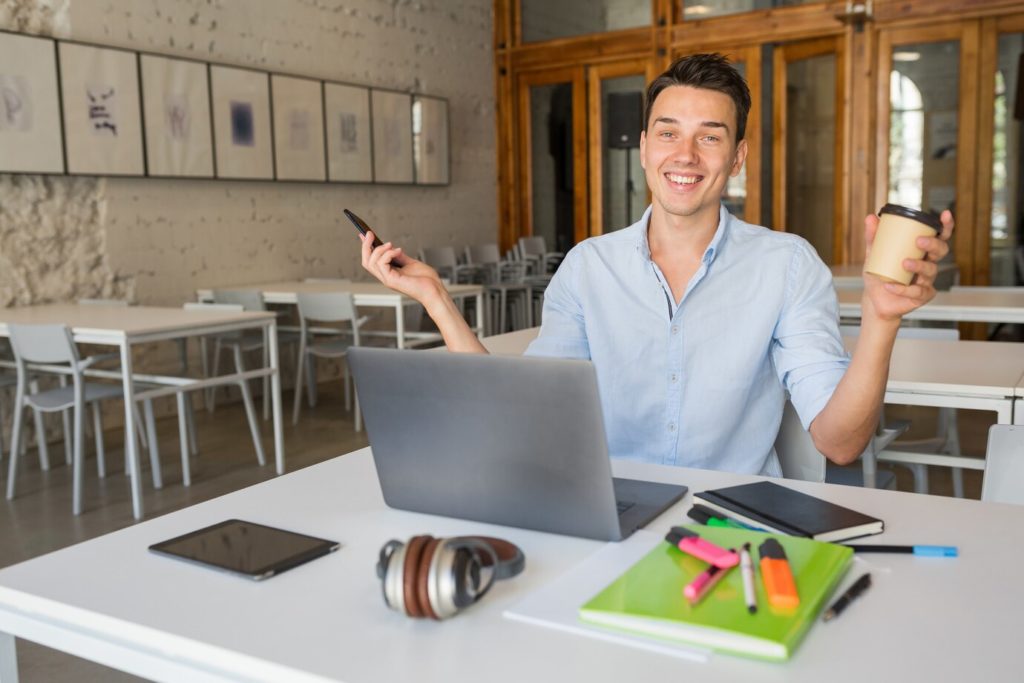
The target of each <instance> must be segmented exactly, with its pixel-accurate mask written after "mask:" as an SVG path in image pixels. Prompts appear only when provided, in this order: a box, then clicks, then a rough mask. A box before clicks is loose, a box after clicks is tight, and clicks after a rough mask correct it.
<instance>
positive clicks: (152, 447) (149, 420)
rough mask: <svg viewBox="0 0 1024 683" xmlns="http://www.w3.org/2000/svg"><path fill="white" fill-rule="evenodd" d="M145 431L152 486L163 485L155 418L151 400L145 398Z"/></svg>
mask: <svg viewBox="0 0 1024 683" xmlns="http://www.w3.org/2000/svg"><path fill="white" fill-rule="evenodd" d="M144 407H145V412H146V433H147V434H148V435H149V468H150V469H151V470H153V488H155V489H162V488H163V487H164V473H163V472H162V471H161V467H160V447H159V446H158V445H157V441H156V420H155V419H154V418H153V401H152V400H150V399H146V401H145V405H144Z"/></svg>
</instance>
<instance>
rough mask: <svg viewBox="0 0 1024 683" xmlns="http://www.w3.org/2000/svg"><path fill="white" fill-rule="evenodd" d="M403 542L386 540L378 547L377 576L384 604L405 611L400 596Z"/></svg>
mask: <svg viewBox="0 0 1024 683" xmlns="http://www.w3.org/2000/svg"><path fill="white" fill-rule="evenodd" d="M405 548H406V546H405V544H404V543H401V542H399V541H395V540H392V541H388V542H387V543H386V544H385V545H384V547H383V548H381V549H380V557H379V558H378V559H377V576H378V577H380V580H381V581H380V586H381V592H383V594H384V604H385V605H387V606H388V607H389V608H391V609H393V610H397V611H399V612H405V606H404V600H403V597H402V566H403V564H404V562H405Z"/></svg>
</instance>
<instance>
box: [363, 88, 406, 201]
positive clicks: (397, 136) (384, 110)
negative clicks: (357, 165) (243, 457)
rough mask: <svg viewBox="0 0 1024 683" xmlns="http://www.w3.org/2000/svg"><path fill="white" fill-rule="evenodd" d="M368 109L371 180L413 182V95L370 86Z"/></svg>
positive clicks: (379, 181)
mask: <svg viewBox="0 0 1024 683" xmlns="http://www.w3.org/2000/svg"><path fill="white" fill-rule="evenodd" d="M370 111H371V112H372V114H371V120H372V125H373V179H374V182H377V183H391V184H395V183H412V182H413V181H414V180H415V171H414V169H413V158H412V95H410V94H408V93H401V92H395V91H391V90H379V89H376V88H372V89H371V90H370Z"/></svg>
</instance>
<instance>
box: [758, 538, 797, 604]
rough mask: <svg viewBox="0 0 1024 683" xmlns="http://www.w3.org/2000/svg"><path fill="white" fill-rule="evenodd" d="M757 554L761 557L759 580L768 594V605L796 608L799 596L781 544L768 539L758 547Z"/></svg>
mask: <svg viewBox="0 0 1024 683" xmlns="http://www.w3.org/2000/svg"><path fill="white" fill-rule="evenodd" d="M757 552H758V553H759V554H760V555H761V579H762V580H763V581H764V590H765V592H766V593H767V594H768V603H769V604H770V605H771V606H772V607H779V608H782V609H793V608H795V607H798V606H799V605H800V595H799V594H798V593H797V592H796V582H795V581H793V572H792V571H791V570H790V568H789V560H787V559H786V551H785V550H783V549H782V544H780V543H779V542H778V541H777V540H775V539H774V538H769V539H768V540H767V541H765V542H764V543H762V544H761V545H760V546H758V548H757Z"/></svg>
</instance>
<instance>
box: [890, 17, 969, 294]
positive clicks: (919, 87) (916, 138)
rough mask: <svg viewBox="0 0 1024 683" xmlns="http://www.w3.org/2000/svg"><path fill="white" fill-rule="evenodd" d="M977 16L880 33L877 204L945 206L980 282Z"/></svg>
mask: <svg viewBox="0 0 1024 683" xmlns="http://www.w3.org/2000/svg"><path fill="white" fill-rule="evenodd" d="M977 26H978V24H977V22H973V21H970V22H957V23H955V24H952V23H951V24H944V25H938V26H925V27H919V28H906V29H892V30H882V31H881V32H880V33H879V43H878V47H879V59H878V74H879V78H878V91H877V102H878V110H877V119H876V120H877V122H878V128H879V130H878V135H877V138H876V140H877V145H878V147H877V152H876V156H875V163H876V173H875V193H874V195H875V197H874V199H875V202H874V204H875V208H876V209H877V208H878V207H881V206H882V205H883V204H885V203H886V202H893V203H897V204H903V205H905V206H909V207H911V208H914V209H921V210H924V211H934V212H939V211H942V210H943V209H950V210H951V211H952V212H953V214H954V216H955V217H956V223H957V228H956V231H955V232H954V234H953V241H952V244H951V245H950V246H951V248H952V251H953V253H954V258H955V259H956V263H957V266H958V267H959V271H960V279H961V281H962V282H963V283H965V284H975V282H976V280H978V279H979V278H980V277H983V275H981V274H978V275H979V277H976V273H975V270H974V266H975V263H974V262H975V259H974V244H973V242H974V224H975V215H974V214H975V211H974V206H975V183H976V181H977V172H976V170H975V168H976V167H975V163H976V162H975V158H976V150H977V136H978V131H977V123H978V117H977V102H978V87H977V78H976V74H977V65H978V61H977V55H978V43H977V41H978V33H977Z"/></svg>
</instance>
